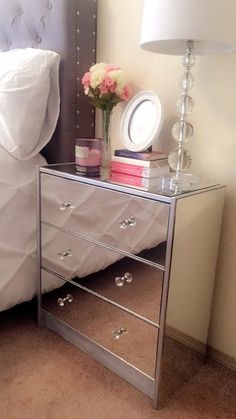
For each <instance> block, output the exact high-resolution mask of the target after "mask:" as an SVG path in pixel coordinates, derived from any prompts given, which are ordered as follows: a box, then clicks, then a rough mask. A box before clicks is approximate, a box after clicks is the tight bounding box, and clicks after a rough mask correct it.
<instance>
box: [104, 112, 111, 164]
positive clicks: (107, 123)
mask: <svg viewBox="0 0 236 419" xmlns="http://www.w3.org/2000/svg"><path fill="white" fill-rule="evenodd" d="M111 115H112V111H111V110H110V109H103V111H102V139H103V147H102V167H105V168H107V167H109V165H110V161H111Z"/></svg>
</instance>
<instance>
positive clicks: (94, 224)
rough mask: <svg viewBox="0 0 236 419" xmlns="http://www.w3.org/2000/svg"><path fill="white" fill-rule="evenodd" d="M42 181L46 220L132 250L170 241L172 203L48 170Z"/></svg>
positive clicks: (44, 218) (126, 249) (110, 244)
mask: <svg viewBox="0 0 236 419" xmlns="http://www.w3.org/2000/svg"><path fill="white" fill-rule="evenodd" d="M41 181H42V220H43V221H46V222H48V223H51V224H53V225H55V226H59V227H62V228H64V229H66V230H67V229H68V230H71V231H74V232H77V233H79V234H81V235H82V236H86V237H90V238H92V239H94V240H98V241H99V242H102V243H105V244H107V245H109V246H113V247H115V248H116V249H121V250H123V251H126V252H129V253H132V254H138V253H139V252H141V251H143V250H145V249H151V248H154V247H155V246H157V245H158V244H159V243H161V242H164V241H166V238H167V224H168V217H169V204H166V203H162V202H158V201H152V200H148V199H144V198H140V197H135V196H131V195H128V194H125V193H121V192H115V191H111V190H106V189H102V188H98V187H95V186H91V185H85V184H82V183H79V182H76V181H72V180H67V179H63V178H58V177H55V176H50V175H46V174H42V175H41ZM145 257H146V258H148V257H149V256H148V253H146V255H145Z"/></svg>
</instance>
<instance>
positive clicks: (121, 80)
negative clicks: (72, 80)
mask: <svg viewBox="0 0 236 419" xmlns="http://www.w3.org/2000/svg"><path fill="white" fill-rule="evenodd" d="M82 85H83V87H84V93H85V94H86V95H88V96H89V99H90V103H91V104H93V105H94V106H96V107H98V108H100V109H103V110H107V109H109V110H110V111H111V110H112V109H113V108H114V106H116V105H117V104H118V103H119V102H122V101H126V100H128V98H129V96H130V91H129V88H128V86H127V84H126V81H125V77H124V74H123V71H122V70H121V69H120V67H118V66H117V65H114V64H106V63H97V64H95V65H93V66H92V67H90V69H89V71H88V72H87V73H85V74H84V76H83V78H82Z"/></svg>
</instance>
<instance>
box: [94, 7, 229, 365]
mask: <svg viewBox="0 0 236 419" xmlns="http://www.w3.org/2000/svg"><path fill="white" fill-rule="evenodd" d="M142 4H143V0H128V1H127V0H98V40H97V62H100V61H104V62H107V63H113V64H117V65H119V66H120V67H122V68H123V70H124V71H125V73H126V75H127V79H128V81H129V82H130V85H131V88H132V90H133V94H135V93H137V92H139V91H141V90H153V91H155V92H156V93H158V95H159V96H160V99H161V101H162V104H163V107H164V113H165V123H164V127H163V129H162V132H161V136H160V141H159V144H158V148H159V149H170V146H173V145H174V144H173V143H172V140H171V126H172V123H173V121H174V120H175V119H176V112H175V102H176V100H177V99H178V97H179V93H180V91H179V88H178V78H179V76H180V75H181V72H182V65H181V58H179V57H174V56H165V55H159V54H152V53H149V52H146V51H143V50H142V49H141V48H140V47H139V36H140V24H141V14H142ZM193 73H194V76H195V80H196V81H195V86H194V88H193V89H192V96H193V98H194V100H195V103H196V106H195V109H194V112H193V114H192V116H191V118H190V120H191V122H192V124H193V126H194V129H195V134H194V137H193V139H192V141H191V142H190V143H189V150H190V151H191V153H192V156H193V164H192V166H191V171H192V173H194V174H198V175H200V176H201V177H205V178H209V179H210V180H212V181H219V182H220V183H223V184H226V186H227V197H226V204H225V211H224V219H223V227H222V238H221V244H220V252H219V258H218V268H217V278H216V286H215V294H214V300H213V313H212V320H211V326H210V345H211V346H213V347H214V348H215V349H217V350H219V351H221V352H223V353H225V354H226V355H228V356H230V357H232V358H235V359H236V222H235V218H236V53H235V54H230V55H221V56H204V57H199V58H198V59H197V63H196V65H195V67H194V70H193ZM124 107H125V105H124V104H119V105H118V106H117V107H116V108H115V110H114V115H113V121H112V130H111V133H112V146H113V148H117V147H120V146H122V144H121V142H120V135H119V123H120V119H121V116H122V112H123V110H124ZM97 122H98V124H97V126H98V128H97V130H98V133H97V134H99V133H100V114H99V113H98V115H97ZM199 263H200V262H199Z"/></svg>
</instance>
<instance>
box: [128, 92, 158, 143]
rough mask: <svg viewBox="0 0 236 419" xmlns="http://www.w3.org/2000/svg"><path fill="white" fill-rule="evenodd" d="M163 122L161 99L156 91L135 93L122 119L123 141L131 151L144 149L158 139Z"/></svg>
mask: <svg viewBox="0 0 236 419" xmlns="http://www.w3.org/2000/svg"><path fill="white" fill-rule="evenodd" d="M162 123H163V111H162V106H161V102H160V99H159V98H158V96H157V95H156V93H154V92H146V91H144V92H140V93H138V94H137V95H135V96H134V97H133V98H132V99H131V100H130V102H129V103H128V105H127V106H126V109H125V111H124V114H123V117H122V120H121V141H122V143H123V144H124V146H125V148H127V149H128V150H131V151H143V150H146V149H147V148H148V147H150V146H151V145H152V144H153V143H154V141H155V140H156V139H157V137H158V135H159V133H160V130H161V127H162Z"/></svg>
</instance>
